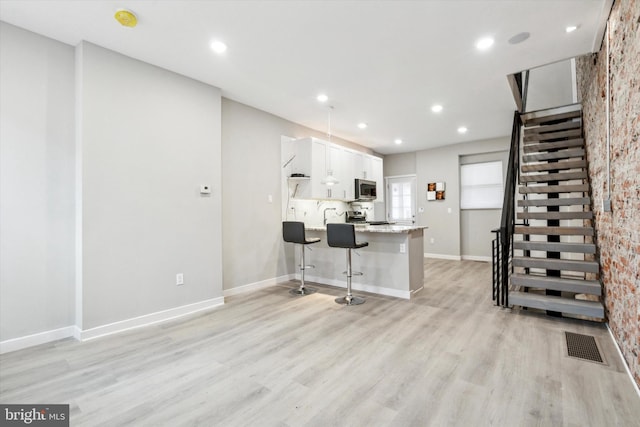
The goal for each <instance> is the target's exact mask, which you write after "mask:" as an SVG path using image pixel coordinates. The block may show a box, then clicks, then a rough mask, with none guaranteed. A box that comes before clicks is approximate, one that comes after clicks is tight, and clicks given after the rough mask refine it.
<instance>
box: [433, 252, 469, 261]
mask: <svg viewBox="0 0 640 427" xmlns="http://www.w3.org/2000/svg"><path fill="white" fill-rule="evenodd" d="M424 257H425V258H435V259H448V260H449V261H460V260H461V259H462V258H461V257H460V255H445V254H430V253H427V252H425V253H424Z"/></svg>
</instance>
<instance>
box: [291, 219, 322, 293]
mask: <svg viewBox="0 0 640 427" xmlns="http://www.w3.org/2000/svg"><path fill="white" fill-rule="evenodd" d="M282 238H283V239H284V241H285V242H289V243H297V244H299V245H300V287H299V288H298V289H291V290H290V291H289V293H290V294H293V295H309V294H312V293H314V292H317V291H318V290H317V289H315V288H307V287H305V286H304V271H305V270H306V269H307V268H314V267H315V266H313V265H306V264H305V262H304V247H305V246H306V245H310V244H312V243H318V242H319V241H320V239H318V238H317V237H316V238H313V239H307V237H306V236H305V234H304V222H299V221H283V222H282Z"/></svg>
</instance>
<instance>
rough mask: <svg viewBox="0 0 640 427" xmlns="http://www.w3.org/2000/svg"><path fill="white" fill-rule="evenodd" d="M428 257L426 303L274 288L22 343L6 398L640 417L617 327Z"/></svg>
mask: <svg viewBox="0 0 640 427" xmlns="http://www.w3.org/2000/svg"><path fill="white" fill-rule="evenodd" d="M425 271H426V277H427V280H426V283H425V289H424V290H423V291H422V292H420V293H419V294H418V295H417V296H416V298H414V299H412V300H411V301H406V300H399V299H394V298H387V297H379V296H373V295H366V296H367V302H366V303H365V304H364V305H361V306H355V307H344V306H340V305H337V304H335V303H334V302H333V299H334V297H335V296H336V295H340V294H342V292H343V291H342V290H340V289H336V288H330V287H322V288H321V291H320V292H319V293H317V294H314V295H310V296H306V297H302V298H300V297H293V296H290V295H289V293H288V292H287V290H288V288H289V286H275V287H272V288H269V289H266V290H262V291H256V292H253V293H249V294H244V295H240V296H236V297H233V298H231V299H230V300H229V301H228V303H227V304H226V305H225V306H224V307H221V308H219V309H216V310H214V311H212V312H209V313H207V314H203V315H199V316H195V317H191V318H189V319H182V320H178V321H172V322H168V323H164V324H161V325H156V326H150V327H146V328H141V329H137V330H134V331H129V332H126V333H122V334H118V335H114V336H110V337H105V338H100V339H96V340H93V341H88V342H84V343H79V342H75V341H73V340H70V339H69V340H63V341H60V342H57V343H53V344H48V345H43V346H39V347H35V348H31V349H27V350H22V351H18V352H13V353H8V354H5V355H3V356H1V357H0V401H1V402H2V403H69V404H71V425H72V426H102V425H104V426H127V425H133V426H182V425H185V426H234V427H235V426H261V427H262V426H303V425H305V426H306V425H309V426H447V425H453V426H491V425H494V426H639V425H640V421H639V420H640V399H639V398H638V396H637V395H636V394H635V392H634V389H633V386H632V384H631V381H630V379H629V377H628V376H627V375H626V373H625V372H624V367H623V365H622V362H621V361H620V359H619V358H618V355H617V353H616V350H615V347H614V344H613V342H612V341H611V340H610V338H609V336H608V333H607V331H606V329H605V327H604V326H603V325H600V324H593V323H589V322H583V321H577V320H562V319H553V318H547V317H545V316H540V315H534V314H531V313H524V312H521V313H519V312H514V313H511V312H510V311H509V310H502V309H499V308H497V307H495V306H493V305H492V302H491V300H490V288H491V282H490V280H491V273H490V265H489V264H485V263H478V262H470V261H463V262H456V261H431V260H429V261H426V263H425ZM291 286H295V285H294V284H293V283H292V284H291ZM359 294H360V295H362V293H359ZM565 330H568V331H572V332H577V333H584V334H590V335H594V336H595V337H596V339H597V341H598V344H599V345H600V347H601V350H602V352H603V353H604V356H605V358H606V359H607V362H608V365H599V364H595V363H591V362H586V361H581V360H576V359H571V358H568V357H567V356H565V346H564V341H563V340H564V333H563V331H565Z"/></svg>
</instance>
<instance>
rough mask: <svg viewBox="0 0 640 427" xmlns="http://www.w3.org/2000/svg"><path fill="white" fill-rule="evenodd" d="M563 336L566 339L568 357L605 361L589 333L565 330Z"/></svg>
mask: <svg viewBox="0 0 640 427" xmlns="http://www.w3.org/2000/svg"><path fill="white" fill-rule="evenodd" d="M564 334H565V337H566V339H567V354H568V355H569V357H574V358H576V359H582V360H588V361H590V362H596V363H603V364H604V363H605V362H604V360H603V358H602V356H601V355H600V350H599V349H598V344H597V343H596V339H595V338H594V337H593V336H591V335H582V334H574V333H573V332H566V331H565V333H564Z"/></svg>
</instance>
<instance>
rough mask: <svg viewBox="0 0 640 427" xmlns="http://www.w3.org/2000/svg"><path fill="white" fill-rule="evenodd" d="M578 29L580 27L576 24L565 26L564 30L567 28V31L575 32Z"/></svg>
mask: <svg viewBox="0 0 640 427" xmlns="http://www.w3.org/2000/svg"><path fill="white" fill-rule="evenodd" d="M577 29H578V27H577V26H575V25H570V26H568V27H567V28H565V29H564V30H565V31H566V32H567V33H573V32H574V31H575V30H577Z"/></svg>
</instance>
